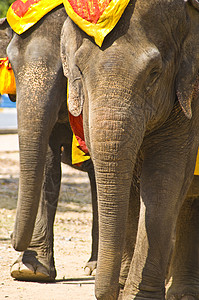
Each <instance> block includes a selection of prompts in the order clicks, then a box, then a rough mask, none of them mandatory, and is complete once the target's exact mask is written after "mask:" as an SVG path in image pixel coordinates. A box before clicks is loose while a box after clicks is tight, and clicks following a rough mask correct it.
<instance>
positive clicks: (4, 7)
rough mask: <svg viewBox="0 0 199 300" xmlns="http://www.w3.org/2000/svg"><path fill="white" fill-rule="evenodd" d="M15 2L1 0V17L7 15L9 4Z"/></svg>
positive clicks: (12, 0)
mask: <svg viewBox="0 0 199 300" xmlns="http://www.w3.org/2000/svg"><path fill="white" fill-rule="evenodd" d="M13 2H14V0H1V1H0V18H4V17H5V16H6V13H7V10H8V8H9V6H10V5H11V4H12V3H13Z"/></svg>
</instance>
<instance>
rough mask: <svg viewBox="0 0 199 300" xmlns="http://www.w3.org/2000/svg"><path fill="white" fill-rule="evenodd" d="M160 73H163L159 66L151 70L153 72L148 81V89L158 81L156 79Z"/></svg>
mask: <svg viewBox="0 0 199 300" xmlns="http://www.w3.org/2000/svg"><path fill="white" fill-rule="evenodd" d="M160 74H161V72H160V70H159V69H157V68H154V69H152V70H151V72H150V74H149V76H148V80H147V81H146V89H147V91H148V90H149V89H150V88H151V87H152V86H153V85H154V84H155V83H156V81H157V80H158V78H159V77H160Z"/></svg>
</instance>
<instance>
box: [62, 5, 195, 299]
mask: <svg viewBox="0 0 199 300" xmlns="http://www.w3.org/2000/svg"><path fill="white" fill-rule="evenodd" d="M193 3H194V6H193ZM197 4H198V1H196V0H195V1H194V0H192V1H189V2H184V1H183V0H151V1H148V0H142V1H141V0H137V1H135V0H132V1H130V3H129V5H128V6H127V8H126V10H125V12H124V14H123V16H122V18H121V20H120V21H119V22H118V24H117V26H116V27H115V28H114V30H113V31H112V32H111V33H110V34H109V35H108V36H107V37H106V38H105V40H104V43H103V45H102V47H101V48H100V47H98V46H97V45H96V44H95V43H94V42H93V40H92V38H90V37H88V36H87V35H86V34H85V33H83V32H82V31H81V30H80V29H79V28H78V27H77V26H76V25H75V24H74V23H73V22H72V21H71V20H70V19H67V20H66V22H65V23H64V26H63V31H62V38H61V45H62V46H61V48H62V50H61V51H62V60H63V67H64V73H65V75H66V76H67V77H68V78H69V104H70V106H69V110H70V111H71V112H73V113H74V114H78V113H79V112H80V111H81V107H82V104H83V103H84V105H83V115H84V131H85V136H86V143H87V146H88V148H89V151H90V154H91V158H92V161H93V164H94V168H95V176H96V183H97V193H98V205H99V253H98V267H97V274H96V283H95V294H96V298H97V299H100V300H101V299H103V300H112V299H117V297H118V294H119V274H120V269H121V277H120V282H121V283H122V284H124V282H125V274H124V270H125V269H128V262H129V261H131V263H130V269H129V273H128V272H126V273H128V277H127V279H126V283H125V287H124V292H123V295H121V297H123V298H122V299H125V300H132V299H140V300H145V299H165V278H166V276H167V271H168V263H169V260H170V257H171V254H172V247H173V240H174V237H175V232H176V231H177V233H179V228H180V234H177V237H176V241H177V242H176V250H175V252H174V257H173V259H172V267H171V268H170V274H172V276H173V279H174V280H173V285H172V287H171V289H170V292H169V296H168V297H170V298H169V299H184V300H185V299H198V295H199V274H198V272H199V271H198V270H199V262H198V253H197V247H196V242H197V241H196V242H195V236H197V240H198V234H199V232H198V230H199V229H198V228H199V227H198V199H197V198H196V199H195V200H193V201H188V202H187V203H185V204H184V205H185V206H184V207H185V212H184V209H183V210H182V211H181V213H180V209H181V207H182V204H183V201H184V199H185V196H186V194H187V191H188V189H189V186H190V183H191V181H192V180H193V171H194V166H195V159H196V153H197V149H198V144H199V132H198V128H199V106H198V105H199V97H198V82H197V81H196V79H197V74H198V69H199V57H198V45H199V12H198V10H197ZM193 92H194V93H193ZM73 100H75V101H73ZM141 162H143V163H142V167H141V171H140V174H139V169H140V168H139V165H140V164H141ZM135 165H136V169H137V170H138V173H137V174H136V172H137V171H136V169H135V168H134V167H135ZM137 166H138V168H137ZM136 175H137V177H138V182H137V183H138V184H139V182H140V210H139V197H135V195H136V193H137V191H136V189H135V187H136V185H135V178H136ZM186 207H187V208H186ZM195 208H196V210H195ZM138 210H139V221H138V229H137V230H136V228H135V226H136V220H138V213H137V211H138ZM179 213H180V216H179V220H178V226H177V228H176V224H177V218H178V215H179ZM128 216H129V217H128ZM136 216H137V217H136ZM183 218H184V220H186V219H190V223H189V221H188V224H187V222H185V221H183ZM191 221H192V222H191ZM195 221H196V222H195ZM186 225H187V226H186ZM192 227H193V228H192ZM192 229H193V230H192ZM136 232H137V237H136ZM125 233H126V234H125ZM191 233H192V234H191ZM125 236H126V243H125ZM135 240H136V243H135ZM134 244H135V249H134V253H133V247H134ZM125 245H126V246H125ZM123 250H124V251H125V259H126V262H127V263H126V265H123V264H122V268H121V261H122V253H123ZM194 253H195V256H194V255H192V254H194ZM132 254H133V257H132ZM179 266H180V267H179ZM183 295H185V296H183ZM188 295H194V296H192V297H191V296H188Z"/></svg>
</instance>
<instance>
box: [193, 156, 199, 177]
mask: <svg viewBox="0 0 199 300" xmlns="http://www.w3.org/2000/svg"><path fill="white" fill-rule="evenodd" d="M194 175H199V151H198V154H197V158H196V165H195V171H194Z"/></svg>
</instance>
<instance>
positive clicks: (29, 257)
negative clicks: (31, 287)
mask: <svg viewBox="0 0 199 300" xmlns="http://www.w3.org/2000/svg"><path fill="white" fill-rule="evenodd" d="M60 148H61V145H60V133H59V125H56V126H55V128H54V130H53V132H52V134H51V136H50V140H49V145H48V151H47V157H46V164H45V171H44V181H43V187H42V192H41V199H40V204H39V210H38V214H37V219H36V223H35V227H34V232H33V236H32V240H31V244H30V245H29V247H28V248H27V250H26V251H24V252H23V253H22V254H21V255H20V257H19V258H18V259H17V260H16V262H15V263H14V264H13V266H12V267H11V276H12V277H14V278H16V279H18V280H27V281H53V280H54V279H55V277H56V269H55V264H54V252H53V224H54V218H55V213H56V209H57V202H58V196H59V190H60V181H61V150H60Z"/></svg>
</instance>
